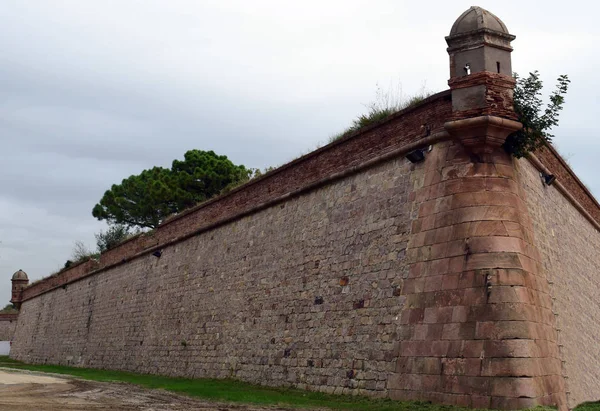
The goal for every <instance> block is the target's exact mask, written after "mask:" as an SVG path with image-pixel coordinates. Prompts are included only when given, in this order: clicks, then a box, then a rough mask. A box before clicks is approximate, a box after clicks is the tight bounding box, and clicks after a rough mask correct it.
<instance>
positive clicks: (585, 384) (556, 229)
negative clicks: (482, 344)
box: [518, 150, 600, 407]
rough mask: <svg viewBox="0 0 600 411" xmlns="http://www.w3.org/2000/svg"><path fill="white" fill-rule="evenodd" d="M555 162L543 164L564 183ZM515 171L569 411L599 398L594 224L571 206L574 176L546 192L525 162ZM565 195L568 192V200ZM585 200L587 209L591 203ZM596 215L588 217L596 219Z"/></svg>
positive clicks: (599, 247) (599, 264) (599, 283)
mask: <svg viewBox="0 0 600 411" xmlns="http://www.w3.org/2000/svg"><path fill="white" fill-rule="evenodd" d="M551 155H552V153H551V152H550V151H549V150H546V151H545V152H544V153H542V154H541V155H540V158H542V159H548V158H551ZM559 161H560V158H559V157H555V158H554V161H553V162H548V163H549V164H550V166H553V168H552V169H551V171H552V172H554V173H556V174H557V175H559V174H560V175H563V176H565V177H567V173H565V172H566V171H568V169H566V168H565V167H559V166H558V165H559ZM518 165H519V167H518V170H519V176H520V180H521V182H522V184H523V189H524V191H525V193H526V199H527V208H528V210H529V212H530V214H531V216H532V219H533V222H534V224H533V227H534V236H535V240H536V244H537V246H538V249H539V250H540V252H541V261H542V264H543V268H544V270H545V271H546V276H547V280H548V288H549V291H550V293H551V295H552V299H553V311H554V315H555V316H556V327H557V337H558V344H559V345H558V348H559V352H560V359H561V360H562V364H561V365H562V374H563V375H564V376H565V377H567V378H566V380H565V382H566V391H567V399H568V404H569V406H570V407H573V406H575V405H577V404H580V403H582V402H584V401H597V400H598V399H599V398H600V388H599V387H600V346H599V345H598V335H600V305H599V303H598V290H600V252H599V251H600V232H599V231H598V223H597V222H596V223H595V224H594V222H595V221H594V220H591V219H590V218H587V217H586V214H585V213H582V212H581V211H580V210H579V209H578V208H577V207H576V206H574V204H573V201H571V200H574V198H573V197H575V196H578V197H579V198H580V199H581V198H583V196H582V195H578V194H579V193H580V192H581V191H582V187H578V186H579V183H578V182H577V181H575V179H574V178H573V177H574V176H571V178H562V179H561V178H559V179H558V180H557V182H558V184H554V185H552V186H547V185H545V184H543V182H542V180H541V178H540V170H539V169H537V168H534V166H533V165H532V164H531V163H530V162H529V161H525V160H524V161H520V162H519V163H518ZM562 183H566V184H565V185H563V184H562ZM567 184H568V187H569V188H568V189H567V188H566V185H567ZM565 190H568V191H566V194H567V195H565ZM571 193H572V194H571ZM569 197H571V200H570V199H569ZM586 200H587V201H586V202H588V203H591V202H592V201H593V198H587V199H586ZM574 201H577V200H574ZM584 204H585V202H584ZM590 209H591V210H593V209H592V208H591V207H590ZM597 211H598V210H593V211H592V212H594V214H596V215H597ZM589 216H590V214H588V217H589Z"/></svg>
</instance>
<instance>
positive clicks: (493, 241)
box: [469, 236, 527, 254]
mask: <svg viewBox="0 0 600 411" xmlns="http://www.w3.org/2000/svg"><path fill="white" fill-rule="evenodd" d="M469 250H470V252H471V253H472V254H477V253H494V252H500V253H506V252H513V253H521V254H526V253H527V250H526V246H525V243H524V242H523V240H521V239H520V238H514V237H495V236H488V237H476V238H471V239H470V240H469Z"/></svg>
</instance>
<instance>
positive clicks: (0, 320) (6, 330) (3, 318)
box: [0, 314, 17, 341]
mask: <svg viewBox="0 0 600 411" xmlns="http://www.w3.org/2000/svg"><path fill="white" fill-rule="evenodd" d="M16 327H17V314H0V341H12V339H13V336H14V335H15V329H16Z"/></svg>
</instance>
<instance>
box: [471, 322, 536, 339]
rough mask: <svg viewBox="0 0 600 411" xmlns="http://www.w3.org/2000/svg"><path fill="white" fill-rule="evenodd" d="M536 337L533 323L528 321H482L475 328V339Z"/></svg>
mask: <svg viewBox="0 0 600 411" xmlns="http://www.w3.org/2000/svg"><path fill="white" fill-rule="evenodd" d="M537 337H538V335H537V333H536V330H535V327H534V324H532V323H531V322H529V321H483V322H478V323H477V326H476V330H475V338H477V339H488V340H504V339H510V338H523V339H536V338H537Z"/></svg>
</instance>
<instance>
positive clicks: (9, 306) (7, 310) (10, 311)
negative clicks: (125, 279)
mask: <svg viewBox="0 0 600 411" xmlns="http://www.w3.org/2000/svg"><path fill="white" fill-rule="evenodd" d="M18 312H19V310H17V309H16V308H15V306H14V305H12V304H6V305H5V306H4V308H3V309H1V310H0V314H17V313H18Z"/></svg>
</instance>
